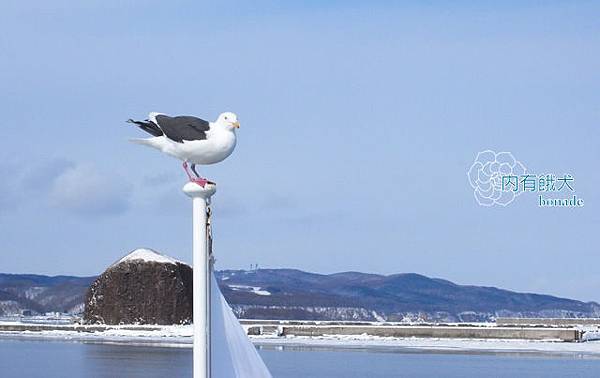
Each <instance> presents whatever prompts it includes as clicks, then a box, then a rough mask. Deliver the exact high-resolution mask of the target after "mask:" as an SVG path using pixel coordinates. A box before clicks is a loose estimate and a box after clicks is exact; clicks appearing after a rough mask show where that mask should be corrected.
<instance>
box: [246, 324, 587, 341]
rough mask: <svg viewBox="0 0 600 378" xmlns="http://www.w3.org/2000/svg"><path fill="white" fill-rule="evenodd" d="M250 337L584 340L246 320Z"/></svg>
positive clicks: (548, 333)
mask: <svg viewBox="0 0 600 378" xmlns="http://www.w3.org/2000/svg"><path fill="white" fill-rule="evenodd" d="M242 323H243V324H244V325H245V326H246V327H247V329H248V334H250V335H277V336H308V337H319V336H331V335H340V336H341V335H368V336H378V337H401V338H407V337H421V338H456V339H524V340H560V341H565V342H576V341H580V340H581V338H582V335H583V332H582V331H581V330H579V329H577V328H574V327H569V328H564V327H563V328H558V327H540V326H535V327H529V326H527V327H524V326H512V327H511V326H503V327H497V326H495V325H493V324H491V325H490V324H485V325H469V324H465V325H460V324H457V325H400V324H373V323H346V324H344V323H342V322H298V321H294V322H277V321H275V322H269V321H252V320H244V321H242Z"/></svg>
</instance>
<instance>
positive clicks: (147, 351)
mask: <svg viewBox="0 0 600 378" xmlns="http://www.w3.org/2000/svg"><path fill="white" fill-rule="evenodd" d="M260 354H261V355H262V356H263V358H264V360H265V362H266V364H267V365H268V366H269V368H270V370H271V372H272V373H273V376H274V377H290V378H309V377H327V378H338V377H340V378H341V377H369V378H371V377H373V378H376V377H450V378H452V377H457V378H458V377H460V378H464V377H511V378H512V377H578V378H579V377H600V360H599V359H589V358H577V357H573V356H571V357H566V356H558V357H550V356H542V355H536V356H531V355H508V354H449V353H431V352H419V353H415V352H411V353H407V352H386V351H369V350H363V351H355V350H319V349H316V350H315V349H310V348H308V349H307V348H302V349H297V348H291V349H289V348H284V349H275V348H274V349H261V350H260ZM191 373H192V350H191V349H190V348H165V347H148V346H129V345H111V344H89V343H74V342H55V341H32V340H11V339H0V377H3V378H12V377H46V378H58V377H61V378H62V377H84V378H85V377H110V378H115V377H144V378H152V377H161V378H162V377H169V378H175V377H191Z"/></svg>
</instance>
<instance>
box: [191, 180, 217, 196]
mask: <svg viewBox="0 0 600 378" xmlns="http://www.w3.org/2000/svg"><path fill="white" fill-rule="evenodd" d="M216 191H217V184H215V183H214V182H210V181H209V182H207V183H206V185H204V187H201V186H200V184H196V183H195V182H191V181H190V182H188V183H187V184H185V185H184V186H183V192H184V193H185V194H187V196H188V197H191V198H197V197H199V198H204V199H205V200H206V199H209V198H210V197H211V196H212V195H213V194H215V192H216Z"/></svg>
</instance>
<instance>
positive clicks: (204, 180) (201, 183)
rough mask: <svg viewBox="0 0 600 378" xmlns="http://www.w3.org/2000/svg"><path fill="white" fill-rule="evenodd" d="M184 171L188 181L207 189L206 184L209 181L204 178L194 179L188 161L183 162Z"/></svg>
mask: <svg viewBox="0 0 600 378" xmlns="http://www.w3.org/2000/svg"><path fill="white" fill-rule="evenodd" d="M183 170H184V171H185V174H186V175H187V177H188V179H189V180H190V181H191V182H193V183H196V184H198V185H200V186H201V187H203V188H204V187H205V186H206V183H207V182H208V180H207V179H205V178H203V177H193V176H192V174H191V173H190V171H189V169H188V163H187V161H184V162H183Z"/></svg>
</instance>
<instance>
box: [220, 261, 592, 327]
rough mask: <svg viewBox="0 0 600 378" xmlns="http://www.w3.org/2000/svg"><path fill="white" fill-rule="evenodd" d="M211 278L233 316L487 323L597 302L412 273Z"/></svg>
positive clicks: (586, 313)
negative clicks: (492, 320) (518, 291)
mask: <svg viewBox="0 0 600 378" xmlns="http://www.w3.org/2000/svg"><path fill="white" fill-rule="evenodd" d="M217 276H218V277H219V281H220V283H221V289H222V291H223V294H224V295H225V297H226V298H227V299H228V301H229V303H230V304H231V305H232V307H233V308H234V310H235V312H236V313H237V315H238V316H240V317H244V318H263V319H265V318H271V319H272V318H275V319H286V318H293V319H313V320H326V319H332V318H334V319H336V320H371V321H382V320H385V321H402V320H430V321H487V320H491V319H493V318H495V317H497V316H515V317H597V316H599V315H600V305H599V304H598V303H595V302H587V303H586V302H581V301H577V300H572V299H566V298H559V297H554V296H550V295H541V294H532V293H517V292H512V291H508V290H503V289H498V288H495V287H485V286H473V285H457V284H455V283H453V282H450V281H447V280H443V279H439V278H429V277H426V276H423V275H420V274H416V273H402V274H393V275H388V276H385V275H378V274H367V273H360V272H344V273H335V274H327V275H324V274H315V273H307V272H303V271H300V270H293V269H260V270H257V271H232V270H225V271H221V272H218V273H217ZM244 288H249V289H244ZM257 292H260V294H257ZM266 293H269V295H265V294H266Z"/></svg>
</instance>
